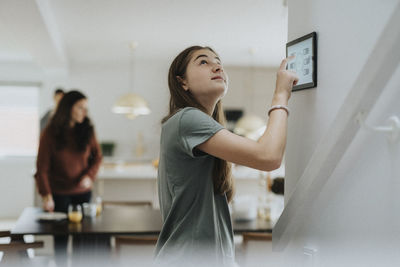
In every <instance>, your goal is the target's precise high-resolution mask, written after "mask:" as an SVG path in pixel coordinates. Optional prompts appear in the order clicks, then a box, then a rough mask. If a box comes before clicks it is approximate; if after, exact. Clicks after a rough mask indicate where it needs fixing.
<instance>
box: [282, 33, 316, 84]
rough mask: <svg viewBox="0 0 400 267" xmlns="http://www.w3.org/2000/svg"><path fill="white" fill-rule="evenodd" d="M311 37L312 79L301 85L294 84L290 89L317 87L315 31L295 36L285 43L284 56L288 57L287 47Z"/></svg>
mask: <svg viewBox="0 0 400 267" xmlns="http://www.w3.org/2000/svg"><path fill="white" fill-rule="evenodd" d="M310 38H312V57H311V59H312V62H313V73H312V79H313V81H312V82H311V83H304V84H301V85H295V86H293V88H292V91H298V90H303V89H309V88H314V87H317V54H318V53H317V33H316V32H312V33H309V34H307V35H304V36H302V37H300V38H297V39H295V40H293V41H291V42H289V43H287V44H286V57H288V47H289V46H292V45H294V44H297V43H300V42H302V41H304V40H307V39H310Z"/></svg>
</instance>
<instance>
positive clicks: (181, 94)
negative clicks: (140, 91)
mask: <svg viewBox="0 0 400 267" xmlns="http://www.w3.org/2000/svg"><path fill="white" fill-rule="evenodd" d="M202 49H208V50H210V51H211V52H213V53H214V54H216V55H217V53H215V51H214V50H213V49H211V48H210V47H203V46H191V47H188V48H186V49H185V50H183V51H182V52H181V53H180V54H179V55H178V56H177V57H176V58H175V59H174V61H173V62H172V64H171V66H170V68H169V73H168V87H169V92H170V94H171V98H170V100H169V113H168V115H167V116H166V117H164V118H163V119H162V123H164V122H165V121H167V120H168V119H169V118H170V117H172V116H173V115H174V114H175V113H176V112H178V111H179V110H180V109H182V108H185V107H194V108H198V109H200V110H201V111H203V112H205V113H207V110H206V108H205V107H204V106H203V105H201V104H200V103H199V102H198V101H197V100H196V98H195V97H194V96H193V95H192V94H191V92H190V91H189V90H188V91H185V90H184V89H183V87H182V84H181V81H179V80H178V78H177V77H181V78H182V79H185V78H186V69H187V66H188V64H189V62H190V60H191V58H192V55H193V53H194V52H196V51H198V50H202ZM212 117H213V119H214V120H216V121H217V122H219V123H220V124H222V125H224V124H225V115H224V112H223V108H222V102H221V100H219V101H218V102H217V104H216V106H215V109H214V112H213V114H212ZM213 183H214V192H215V193H216V194H221V195H222V194H225V193H226V196H227V198H228V201H231V200H232V198H233V195H234V183H233V179H232V175H231V164H230V163H228V162H227V161H226V160H223V159H219V158H215V162H214V168H213Z"/></svg>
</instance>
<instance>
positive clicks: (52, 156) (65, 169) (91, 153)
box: [35, 128, 102, 196]
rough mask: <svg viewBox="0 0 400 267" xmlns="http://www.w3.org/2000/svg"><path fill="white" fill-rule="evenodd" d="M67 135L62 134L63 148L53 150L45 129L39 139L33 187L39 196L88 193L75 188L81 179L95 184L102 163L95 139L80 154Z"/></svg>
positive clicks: (69, 134)
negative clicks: (64, 143) (36, 189)
mask: <svg viewBox="0 0 400 267" xmlns="http://www.w3.org/2000/svg"><path fill="white" fill-rule="evenodd" d="M72 136H73V135H72V130H71V132H69V133H67V134H66V137H67V140H66V141H67V142H66V146H65V147H64V148H62V149H57V148H56V146H55V140H54V138H53V137H52V136H51V135H50V133H49V130H48V128H46V129H45V130H44V131H43V133H42V135H41V137H40V144H39V152H38V156H37V161H36V174H35V179H36V184H37V186H38V189H39V194H40V195H42V196H45V195H47V194H52V193H54V194H60V195H72V194H79V193H85V192H88V191H90V190H91V189H88V188H83V187H80V186H79V182H80V181H82V179H83V178H84V177H85V176H89V177H90V178H91V179H92V181H94V180H95V178H96V174H97V171H98V170H99V167H100V163H101V160H102V155H101V150H100V146H99V144H98V143H97V140H96V137H95V136H94V135H93V137H92V138H91V139H90V141H89V144H88V145H87V147H86V149H85V150H84V151H78V150H77V149H76V148H75V145H74V140H73V138H72Z"/></svg>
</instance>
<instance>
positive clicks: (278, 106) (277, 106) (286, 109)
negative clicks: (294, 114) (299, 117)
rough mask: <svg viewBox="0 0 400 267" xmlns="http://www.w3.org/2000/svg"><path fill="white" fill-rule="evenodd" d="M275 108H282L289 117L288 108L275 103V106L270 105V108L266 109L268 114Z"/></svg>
mask: <svg viewBox="0 0 400 267" xmlns="http://www.w3.org/2000/svg"><path fill="white" fill-rule="evenodd" d="M276 109H284V110H285V111H286V113H287V115H288V117H289V113H290V111H289V108H288V107H287V106H284V105H275V106H272V107H270V109H269V110H268V116H269V114H270V113H271V111H273V110H276Z"/></svg>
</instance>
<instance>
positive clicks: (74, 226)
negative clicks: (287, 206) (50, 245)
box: [11, 206, 272, 237]
mask: <svg viewBox="0 0 400 267" xmlns="http://www.w3.org/2000/svg"><path fill="white" fill-rule="evenodd" d="M42 213H43V211H42V209H41V208H34V207H28V208H25V209H24V210H23V212H22V214H21V216H20V217H19V218H18V220H17V222H16V225H15V227H14V228H13V229H12V231H11V235H13V236H21V235H65V234H68V235H96V236H108V237H111V236H115V235H158V234H159V233H160V231H161V228H162V218H161V213H160V210H155V209H152V208H143V207H141V208H137V207H134V208H133V207H119V206H110V207H107V206H106V207H104V208H103V211H102V213H101V215H99V216H96V217H94V218H91V217H84V218H83V220H82V221H81V222H80V223H72V222H69V221H68V220H60V221H48V222H42V221H39V220H38V218H39V215H40V214H42ZM233 231H234V233H235V234H241V233H244V232H258V233H271V232H272V225H271V223H270V222H269V221H266V220H263V219H255V220H250V221H233Z"/></svg>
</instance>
